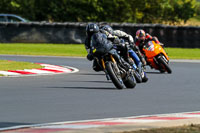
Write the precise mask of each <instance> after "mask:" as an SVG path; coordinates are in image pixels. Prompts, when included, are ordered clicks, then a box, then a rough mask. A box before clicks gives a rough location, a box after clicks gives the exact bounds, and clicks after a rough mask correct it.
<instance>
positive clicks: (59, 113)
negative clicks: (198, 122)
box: [0, 55, 200, 128]
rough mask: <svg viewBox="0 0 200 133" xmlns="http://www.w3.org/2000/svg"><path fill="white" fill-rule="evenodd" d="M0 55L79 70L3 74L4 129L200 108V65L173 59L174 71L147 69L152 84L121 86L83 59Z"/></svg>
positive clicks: (0, 115)
mask: <svg viewBox="0 0 200 133" xmlns="http://www.w3.org/2000/svg"><path fill="white" fill-rule="evenodd" d="M0 59H1V60H2V59H6V60H15V61H29V62H35V63H47V64H52V65H67V66H72V67H75V68H78V69H79V72H78V73H73V74H58V75H46V76H30V77H0V128H5V127H12V126H18V125H28V124H40V123H49V122H62V121H75V120H88V119H102V118H111V117H128V116H138V115H152V114H166V113H177V112H191V111H199V110H200V104H199V101H200V85H199V84H200V80H199V75H200V63H180V62H171V64H170V66H171V68H172V71H173V72H172V74H167V73H165V74H160V73H159V72H158V71H155V70H151V69H150V68H147V74H148V77H149V81H148V82H147V83H142V84H137V86H136V87H135V88H134V89H124V90H117V89H115V87H114V85H113V84H112V83H111V82H110V81H107V80H106V77H105V75H104V73H103V72H99V73H97V72H94V71H93V70H92V69H91V66H92V62H89V61H87V60H86V59H83V58H64V57H28V56H4V55H1V56H0Z"/></svg>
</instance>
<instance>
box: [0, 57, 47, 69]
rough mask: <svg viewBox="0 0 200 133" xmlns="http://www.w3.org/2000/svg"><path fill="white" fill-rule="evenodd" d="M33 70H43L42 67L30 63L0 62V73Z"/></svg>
mask: <svg viewBox="0 0 200 133" xmlns="http://www.w3.org/2000/svg"><path fill="white" fill-rule="evenodd" d="M33 68H43V66H41V65H39V64H35V63H30V62H18V61H7V60H0V70H1V71H7V70H23V69H33Z"/></svg>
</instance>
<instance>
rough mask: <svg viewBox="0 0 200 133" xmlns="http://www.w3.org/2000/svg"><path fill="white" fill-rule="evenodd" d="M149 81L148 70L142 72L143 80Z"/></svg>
mask: <svg viewBox="0 0 200 133" xmlns="http://www.w3.org/2000/svg"><path fill="white" fill-rule="evenodd" d="M147 81H148V77H147V74H146V72H144V71H143V72H142V82H147Z"/></svg>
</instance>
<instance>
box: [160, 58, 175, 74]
mask: <svg viewBox="0 0 200 133" xmlns="http://www.w3.org/2000/svg"><path fill="white" fill-rule="evenodd" d="M159 63H160V64H161V65H162V66H164V70H166V71H167V72H168V73H172V70H171V68H170V67H169V65H168V64H167V62H165V61H164V59H163V58H160V59H159Z"/></svg>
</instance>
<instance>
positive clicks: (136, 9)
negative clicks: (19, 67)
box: [0, 0, 200, 23]
mask: <svg viewBox="0 0 200 133" xmlns="http://www.w3.org/2000/svg"><path fill="white" fill-rule="evenodd" d="M198 3H199V2H197V1H196V0H1V2H0V13H12V14H18V15H20V16H22V17H24V18H27V19H29V20H31V21H53V22H66V21H70V22H91V21H93V22H102V21H103V22H131V23H176V22H180V21H184V22H186V21H187V20H188V19H189V18H191V17H193V16H194V15H195V14H197V13H198V11H200V8H199V7H200V6H199V4H198Z"/></svg>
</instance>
